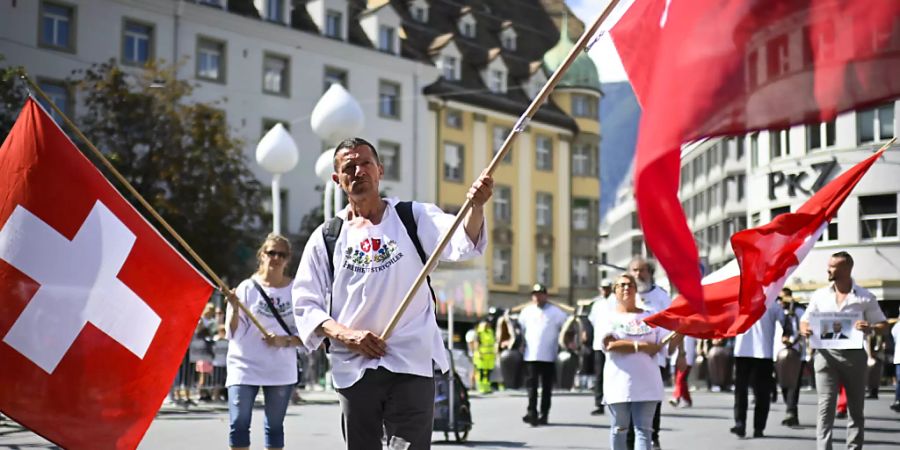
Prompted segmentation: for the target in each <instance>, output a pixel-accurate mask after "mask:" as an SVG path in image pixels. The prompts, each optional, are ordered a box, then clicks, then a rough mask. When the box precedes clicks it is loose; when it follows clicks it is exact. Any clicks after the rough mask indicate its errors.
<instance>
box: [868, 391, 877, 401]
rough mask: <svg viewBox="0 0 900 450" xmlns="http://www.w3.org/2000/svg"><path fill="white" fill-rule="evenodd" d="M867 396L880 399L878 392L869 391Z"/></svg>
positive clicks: (871, 398) (870, 398)
mask: <svg viewBox="0 0 900 450" xmlns="http://www.w3.org/2000/svg"><path fill="white" fill-rule="evenodd" d="M866 398H867V399H869V400H878V393H877V392H871V393H869V395H867V396H866Z"/></svg>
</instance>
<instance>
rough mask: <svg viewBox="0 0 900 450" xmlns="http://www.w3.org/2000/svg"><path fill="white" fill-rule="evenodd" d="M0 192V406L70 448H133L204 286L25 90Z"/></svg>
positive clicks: (166, 381)
mask: <svg viewBox="0 0 900 450" xmlns="http://www.w3.org/2000/svg"><path fill="white" fill-rule="evenodd" d="M0 192H2V195H0V361H2V370H0V411H2V412H3V413H4V414H6V415H8V416H9V417H11V418H13V419H14V420H16V421H17V422H19V423H21V424H23V425H24V426H26V427H28V428H29V429H31V430H33V431H34V432H36V433H38V434H40V435H41V436H43V437H45V438H47V439H48V440H50V441H53V442H54V443H56V444H58V445H60V446H61V447H64V448H67V449H134V448H135V447H137V445H138V443H139V442H140V440H141V438H142V437H143V435H144V433H145V432H146V431H147V428H148V427H149V425H150V422H151V421H152V420H153V417H154V416H155V414H156V412H157V411H158V409H159V406H160V405H161V404H162V401H163V399H164V398H165V396H166V394H167V392H168V390H169V388H170V386H171V383H172V379H173V378H174V376H175V372H176V370H177V369H178V366H179V363H180V362H181V359H182V357H183V355H184V353H185V351H186V348H187V345H188V342H189V340H190V338H191V334H192V331H193V330H194V328H195V326H196V324H197V320H198V318H199V316H200V311H201V310H202V308H203V305H204V304H205V303H206V301H207V300H208V298H209V296H210V294H211V293H212V289H213V288H212V286H211V285H210V284H209V283H208V282H207V281H206V279H205V278H204V277H202V276H201V275H200V274H199V273H198V272H197V271H196V270H195V269H194V268H193V267H192V266H191V265H190V264H188V263H187V261H185V260H184V259H183V258H182V257H181V256H180V255H179V254H178V253H177V252H176V251H175V250H174V249H173V248H172V247H171V246H170V245H169V244H168V243H167V242H166V241H165V239H163V238H162V236H160V235H159V233H158V232H157V231H156V230H155V229H154V228H153V227H152V226H151V225H150V224H149V223H148V222H147V221H146V220H145V219H144V218H143V217H142V216H141V215H140V214H139V213H138V212H137V211H136V210H135V209H134V208H133V207H132V206H131V205H130V204H129V203H128V202H126V201H125V199H124V198H122V196H121V195H120V194H119V193H118V192H117V191H116V189H115V188H113V186H112V185H111V184H110V183H109V182H108V181H107V180H106V179H105V178H104V177H103V176H102V175H101V174H100V172H99V171H97V169H96V168H95V167H94V166H93V165H92V164H91V163H90V162H89V161H88V160H87V159H86V158H85V157H84V156H83V155H82V154H81V153H80V152H79V151H78V149H77V148H76V147H75V145H74V144H73V143H72V142H71V141H70V140H69V139H68V138H67V137H66V135H65V134H64V133H63V132H62V131H61V130H60V128H59V127H58V126H57V125H56V124H55V123H54V122H53V120H52V119H51V118H50V117H49V116H48V115H47V113H46V112H45V111H44V110H43V109H42V108H41V107H40V106H39V105H38V104H37V103H36V102H35V101H34V100H33V99H29V100H28V101H27V102H26V104H25V107H24V108H23V110H22V111H21V113H20V115H19V118H18V120H17V121H16V123H15V125H14V126H13V129H12V131H11V132H10V134H9V136H7V137H6V140H5V141H4V143H3V146H2V147H0Z"/></svg>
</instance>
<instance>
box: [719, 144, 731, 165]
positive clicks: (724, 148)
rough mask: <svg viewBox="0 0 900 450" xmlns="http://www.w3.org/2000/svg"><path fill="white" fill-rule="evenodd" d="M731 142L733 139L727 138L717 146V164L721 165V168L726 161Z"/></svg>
mask: <svg viewBox="0 0 900 450" xmlns="http://www.w3.org/2000/svg"><path fill="white" fill-rule="evenodd" d="M733 141H734V139H731V138H728V139H725V140H724V141H722V143H721V144H719V164H721V165H722V166H723V167H724V166H725V163H726V162H727V161H728V154H729V153H730V152H731V143H732V142H733Z"/></svg>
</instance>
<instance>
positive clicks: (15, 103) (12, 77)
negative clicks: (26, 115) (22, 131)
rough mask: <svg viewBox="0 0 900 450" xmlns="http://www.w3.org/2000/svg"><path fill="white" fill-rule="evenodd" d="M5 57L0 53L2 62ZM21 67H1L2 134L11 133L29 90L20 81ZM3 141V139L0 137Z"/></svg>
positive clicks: (0, 118)
mask: <svg viewBox="0 0 900 450" xmlns="http://www.w3.org/2000/svg"><path fill="white" fill-rule="evenodd" d="M3 60H4V57H3V55H2V54H0V64H2V63H3ZM20 69H21V68H20V67H0V136H2V137H3V138H5V137H6V135H7V134H9V130H11V129H12V126H13V122H15V121H16V117H18V115H19V110H20V109H22V105H24V104H25V98H26V97H27V96H28V93H27V91H26V90H25V88H24V87H23V86H22V85H21V81H19V79H18V77H19V70H20ZM0 141H2V139H0Z"/></svg>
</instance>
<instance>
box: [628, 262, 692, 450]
mask: <svg viewBox="0 0 900 450" xmlns="http://www.w3.org/2000/svg"><path fill="white" fill-rule="evenodd" d="M655 271H656V265H655V264H653V263H652V262H650V261H648V260H647V259H645V258H643V257H641V256H635V257H634V258H632V259H631V262H630V263H628V273H630V274H631V275H632V276H633V277H634V278H635V280H637V285H638V286H637V288H638V307H639V308H641V309H643V310H644V311H647V312H649V313H651V314H656V313H658V312H660V311H662V310H664V309H666V308H668V307H669V305H671V304H672V297H670V296H669V293H668V292H666V290H665V289H663V288H661V287H659V286H657V285H656V283H655V282H654V279H653V274H654V272H655ZM663 334H664V335H667V334H668V331H666V330H663ZM682 339H683V337H681V336H676V337H675V338H674V339H671V340H670V341H669V344H668V345H672V346H673V348H674V347H677V346H680V345H681V341H682ZM668 348H669V347H668V346H664V347H663V348H662V350H660V351H659V353H657V354H656V363H657V365H658V366H659V374H660V377H662V379H663V380H665V379H666V378H667V377H668V375H669V371H668V363H669V350H668ZM661 405H662V402H660V403H658V404H657V405H656V412H655V413H654V415H653V435H652V444H653V449H654V450H658V449H659V448H661V447H660V443H659V427H660V416H661V414H662V409H661V407H660V406H661ZM633 441H634V424H633V423H632V425H631V428H630V429H629V431H628V442H629V443H631V442H633Z"/></svg>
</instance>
